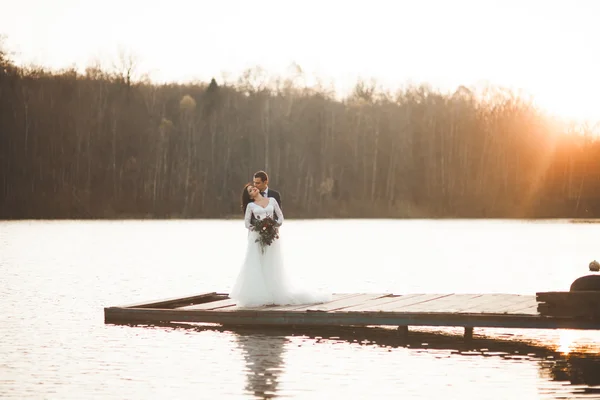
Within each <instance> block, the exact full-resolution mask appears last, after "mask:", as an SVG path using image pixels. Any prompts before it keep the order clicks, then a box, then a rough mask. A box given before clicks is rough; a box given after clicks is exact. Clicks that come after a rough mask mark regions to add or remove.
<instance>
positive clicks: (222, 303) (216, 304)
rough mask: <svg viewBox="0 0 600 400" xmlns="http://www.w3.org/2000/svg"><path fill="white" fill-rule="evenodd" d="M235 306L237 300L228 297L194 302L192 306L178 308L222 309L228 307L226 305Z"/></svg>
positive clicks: (179, 308)
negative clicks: (205, 301)
mask: <svg viewBox="0 0 600 400" xmlns="http://www.w3.org/2000/svg"><path fill="white" fill-rule="evenodd" d="M234 306H235V300H233V299H229V298H228V299H224V300H217V301H211V302H209V303H203V304H194V305H192V306H186V307H178V308H177V310H217V309H222V308H226V307H234Z"/></svg>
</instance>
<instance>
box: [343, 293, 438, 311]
mask: <svg viewBox="0 0 600 400" xmlns="http://www.w3.org/2000/svg"><path fill="white" fill-rule="evenodd" d="M426 296H427V295H426V294H424V293H413V294H406V295H401V296H398V295H391V296H388V297H384V298H380V299H374V300H370V301H367V302H365V303H364V304H361V305H358V306H353V307H350V308H348V309H346V310H344V311H383V308H384V307H387V306H388V305H389V304H392V303H396V302H408V301H418V300H417V299H425V298H426Z"/></svg>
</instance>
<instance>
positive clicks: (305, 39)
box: [0, 0, 600, 121]
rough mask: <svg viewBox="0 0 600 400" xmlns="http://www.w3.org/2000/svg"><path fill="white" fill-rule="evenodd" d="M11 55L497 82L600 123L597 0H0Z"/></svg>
mask: <svg viewBox="0 0 600 400" xmlns="http://www.w3.org/2000/svg"><path fill="white" fill-rule="evenodd" d="M0 10H2V12H1V13H0V34H3V35H4V36H5V37H6V41H5V46H6V47H8V49H9V50H10V51H12V52H14V55H13V59H14V60H15V61H16V62H17V63H19V64H32V63H33V64H38V65H44V66H47V67H51V68H63V67H69V66H76V67H77V68H80V69H81V70H83V69H84V68H85V67H86V66H88V65H91V64H93V63H94V62H100V63H101V65H104V66H105V67H110V66H111V65H113V64H114V63H115V62H116V61H117V60H118V58H119V53H120V52H124V53H125V54H131V55H133V56H134V57H135V58H136V60H137V62H138V66H137V69H138V71H139V72H140V73H147V74H148V75H149V76H150V77H151V78H152V79H153V80H156V81H159V82H165V81H189V80H203V81H206V80H210V78H212V77H215V78H216V79H217V81H218V82H222V81H223V79H227V80H229V81H235V80H236V79H237V77H238V76H239V75H240V74H241V73H242V72H243V71H244V70H247V69H248V68H253V67H256V66H260V67H262V68H263V69H264V70H265V71H267V72H268V73H269V74H273V75H275V74H286V73H288V72H289V71H290V66H291V65H292V64H294V63H295V64H297V65H299V66H300V67H301V68H302V70H303V71H304V74H305V76H306V79H307V83H308V84H312V83H314V82H315V79H316V78H317V77H318V78H319V79H320V80H322V81H323V82H325V83H326V84H327V83H330V84H332V85H334V86H335V88H336V89H337V90H338V92H340V93H345V92H347V91H348V90H350V89H351V88H352V86H353V85H354V84H355V83H356V82H357V80H358V79H364V80H367V81H370V80H371V79H375V80H376V81H377V82H378V83H379V85H381V86H382V87H384V88H388V89H390V90H395V89H397V88H399V87H403V86H405V85H407V84H421V83H427V84H429V85H431V86H432V87H434V88H437V89H440V90H454V89H455V88H456V87H458V86H459V85H464V86H467V87H473V86H485V85H495V86H503V87H508V88H511V89H514V90H516V91H521V92H524V93H527V94H530V95H531V96H533V99H534V101H535V102H536V104H538V105H539V106H540V107H541V108H542V109H544V110H547V111H549V112H551V113H553V114H555V115H558V116H560V117H563V118H571V119H575V120H577V121H584V120H592V121H600V23H598V21H599V18H600V1H596V0H565V1H557V0H520V1H516V0H502V1H496V0H451V1H450V0H409V1H405V0H362V1H356V0H348V1H344V2H342V1H340V2H337V1H332V0H320V1H316V0H302V1H288V0H253V1H249V0H211V1H205V0H196V1H192V0H171V1H152V0H145V1H140V0H119V1H117V0H104V1H88V0H80V1H77V0H53V1H49V0H19V1H15V0H0Z"/></svg>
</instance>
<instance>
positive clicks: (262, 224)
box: [252, 215, 279, 253]
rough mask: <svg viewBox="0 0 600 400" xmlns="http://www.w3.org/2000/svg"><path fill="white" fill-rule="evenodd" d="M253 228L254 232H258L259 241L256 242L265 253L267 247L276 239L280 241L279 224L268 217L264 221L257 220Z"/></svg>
mask: <svg viewBox="0 0 600 400" xmlns="http://www.w3.org/2000/svg"><path fill="white" fill-rule="evenodd" d="M252 226H253V230H254V231H255V232H258V239H256V240H255V242H258V243H260V248H261V250H262V252H263V253H264V252H265V247H266V246H270V245H271V243H273V242H274V241H275V239H279V230H278V229H277V223H276V222H275V220H274V219H273V218H272V217H270V216H268V215H267V216H266V217H265V218H263V219H260V218H256V220H255V221H254V223H253V224H252Z"/></svg>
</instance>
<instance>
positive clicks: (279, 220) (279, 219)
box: [272, 198, 283, 226]
mask: <svg viewBox="0 0 600 400" xmlns="http://www.w3.org/2000/svg"><path fill="white" fill-rule="evenodd" d="M272 201H273V207H274V208H275V214H277V220H276V221H275V222H276V223H277V226H281V224H283V212H282V211H281V207H279V203H278V202H277V200H275V199H274V198H273V200H272Z"/></svg>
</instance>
